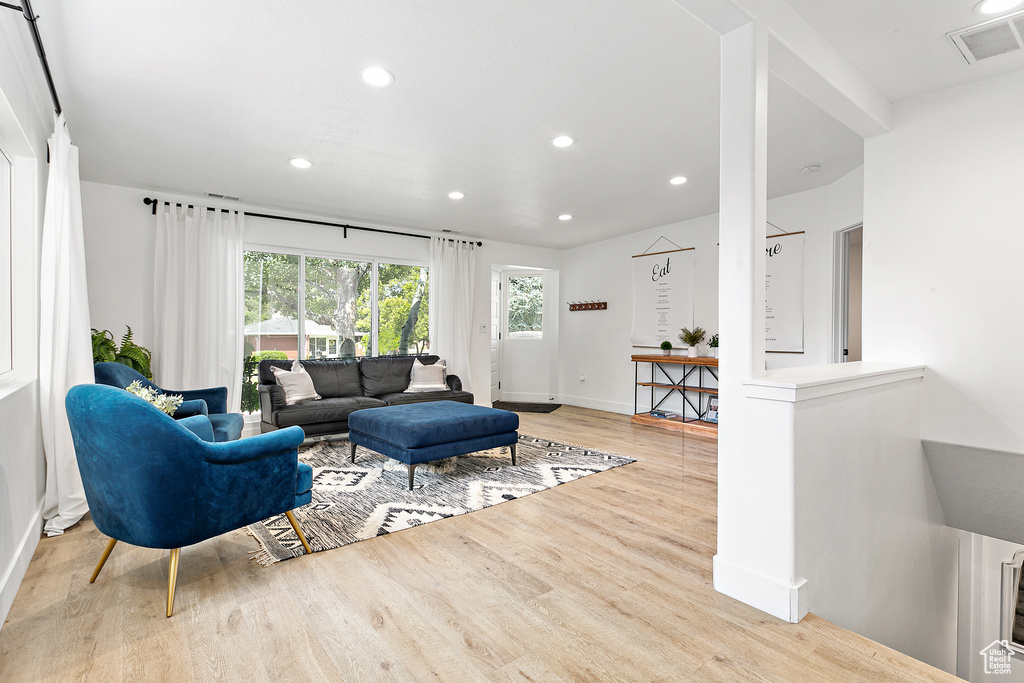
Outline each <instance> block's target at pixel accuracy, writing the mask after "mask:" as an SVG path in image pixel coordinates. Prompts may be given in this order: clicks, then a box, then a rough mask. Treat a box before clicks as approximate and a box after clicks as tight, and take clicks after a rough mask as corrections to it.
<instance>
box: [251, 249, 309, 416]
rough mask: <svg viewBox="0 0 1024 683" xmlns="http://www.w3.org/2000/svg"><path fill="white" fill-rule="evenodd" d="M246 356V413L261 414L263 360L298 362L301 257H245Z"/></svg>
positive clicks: (262, 254) (255, 253) (253, 254)
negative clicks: (259, 370) (258, 383)
mask: <svg viewBox="0 0 1024 683" xmlns="http://www.w3.org/2000/svg"><path fill="white" fill-rule="evenodd" d="M244 266H245V267H244V271H243V278H244V284H245V331H244V334H245V353H244V359H245V360H244V361H243V369H242V411H243V412H247V413H250V412H254V411H257V410H259V407H260V400H259V394H258V393H257V391H256V370H257V366H258V365H259V361H260V360H262V359H263V358H298V350H299V322H298V321H299V257H298V256H294V255H290V254H272V253H268V252H262V251H247V252H245V256H244Z"/></svg>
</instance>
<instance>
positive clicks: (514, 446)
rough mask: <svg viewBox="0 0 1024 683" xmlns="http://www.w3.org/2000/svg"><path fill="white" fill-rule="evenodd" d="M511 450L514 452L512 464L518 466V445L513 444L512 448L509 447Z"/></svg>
mask: <svg viewBox="0 0 1024 683" xmlns="http://www.w3.org/2000/svg"><path fill="white" fill-rule="evenodd" d="M509 450H511V451H512V464H513V465H515V464H516V444H512V445H511V446H509Z"/></svg>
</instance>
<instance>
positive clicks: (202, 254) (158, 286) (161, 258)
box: [153, 205, 243, 412]
mask: <svg viewBox="0 0 1024 683" xmlns="http://www.w3.org/2000/svg"><path fill="white" fill-rule="evenodd" d="M242 230H243V219H242V214H240V213H238V212H237V211H236V212H230V213H228V212H222V211H219V210H209V211H208V210H207V208H206V207H205V206H196V207H195V209H188V208H186V207H184V206H182V207H177V206H174V205H164V206H161V207H160V210H158V211H157V222H156V254H155V256H156V259H155V263H154V267H153V298H154V302H153V322H154V331H155V335H154V340H153V379H154V380H155V381H156V383H157V384H159V385H160V386H162V387H166V388H168V389H203V388H206V387H223V386H226V387H227V388H228V411H229V412H238V411H239V409H240V405H241V382H242V296H243V292H242Z"/></svg>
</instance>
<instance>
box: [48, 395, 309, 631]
mask: <svg viewBox="0 0 1024 683" xmlns="http://www.w3.org/2000/svg"><path fill="white" fill-rule="evenodd" d="M65 404H66V406H67V413H68V422H69V423H70V425H71V436H72V438H73V440H74V444H75V453H76V455H77V457H78V469H79V471H80V473H81V475H82V484H83V485H84V488H85V497H86V499H87V500H88V502H89V508H90V511H91V512H92V518H93V521H94V522H95V523H96V528H97V529H99V530H100V531H101V532H102V533H103V534H105V535H106V536H109V537H110V540H109V541H108V543H107V546H106V549H105V550H104V551H103V556H102V557H101V558H100V561H99V564H98V565H97V566H96V571H95V572H93V575H92V578H91V579H89V582H90V583H92V582H94V581H95V580H96V577H97V576H98V575H99V573H100V570H101V569H102V568H103V564H104V563H105V562H106V561H107V557H109V556H110V551H111V550H113V548H114V545H115V544H116V543H117V542H118V541H125V542H126V543H131V544H132V545H138V546H142V547H145V548H161V549H165V550H170V551H171V556H170V570H169V572H168V584H167V616H168V617H169V616H171V613H172V611H173V608H174V584H175V581H176V579H177V572H178V556H179V552H180V550H181V548H182V547H183V546H187V545H192V544H194V543H199V542H200V541H204V540H206V539H208V538H212V537H214V536H218V535H220V534H223V533H225V532H228V531H232V530H234V529H238V528H240V527H243V526H245V525H247V524H252V523H254V522H258V521H260V520H263V519H267V518H268V517H273V516H275V515H279V514H281V513H282V512H283V513H285V515H287V517H288V521H289V522H291V525H292V528H293V529H295V533H296V534H297V535H298V537H299V540H300V541H301V542H302V545H303V547H304V548H305V549H306V552H307V553H309V552H311V550H310V548H309V544H308V543H307V542H306V538H305V536H304V535H303V533H302V530H301V529H300V528H299V525H298V522H297V521H296V520H295V516H294V515H293V514H292V512H291V511H292V509H294V508H296V507H299V506H301V505H305V504H307V503H309V502H310V500H311V499H312V488H313V470H312V468H310V466H309V465H307V464H305V463H300V462H299V461H298V446H299V444H300V443H302V440H303V438H304V434H303V432H302V428H301V427H289V428H287V429H281V430H278V431H275V432H271V433H269V434H261V435H259V436H255V437H252V438H249V439H243V440H240V441H229V442H226V443H215V442H213V428H212V425H211V423H210V419H209V417H207V416H206V415H196V416H193V417H188V418H184V419H182V420H174V419H173V418H171V417H170V416H168V415H167V414H166V413H163V412H161V411H160V410H158V409H157V408H155V407H153V406H152V405H150V404H149V403H147V402H146V401H144V400H143V399H141V398H139V397H138V396H135V395H134V394H131V393H128V392H127V391H122V390H120V389H114V388H112V387H109V386H103V385H100V384H83V385H79V386H76V387H72V388H71V390H70V391H69V392H68V395H67V398H66V399H65Z"/></svg>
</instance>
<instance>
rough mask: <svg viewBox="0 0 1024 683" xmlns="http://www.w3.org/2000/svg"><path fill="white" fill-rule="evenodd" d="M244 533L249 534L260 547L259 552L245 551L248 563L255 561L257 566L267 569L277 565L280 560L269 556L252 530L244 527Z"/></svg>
mask: <svg viewBox="0 0 1024 683" xmlns="http://www.w3.org/2000/svg"><path fill="white" fill-rule="evenodd" d="M245 533H247V534H249V535H250V536H252V537H253V538H254V539H256V543H258V544H259V546H260V549H259V550H249V551H246V552H247V553H248V555H249V561H250V562H252V561H254V560H255V562H256V564H258V565H259V566H261V567H269V566H271V565H274V564H277V563H278V562H280V561H281V560H279V559H277V558H276V557H274V556H273V555H271V554H270V552H269V551H268V550H267V549H266V547H264V545H263V541H261V540H260V537H259V536H257V535H256V534H255V533H254V532H253V530H252V528H250V527H249V526H246V527H245Z"/></svg>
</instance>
